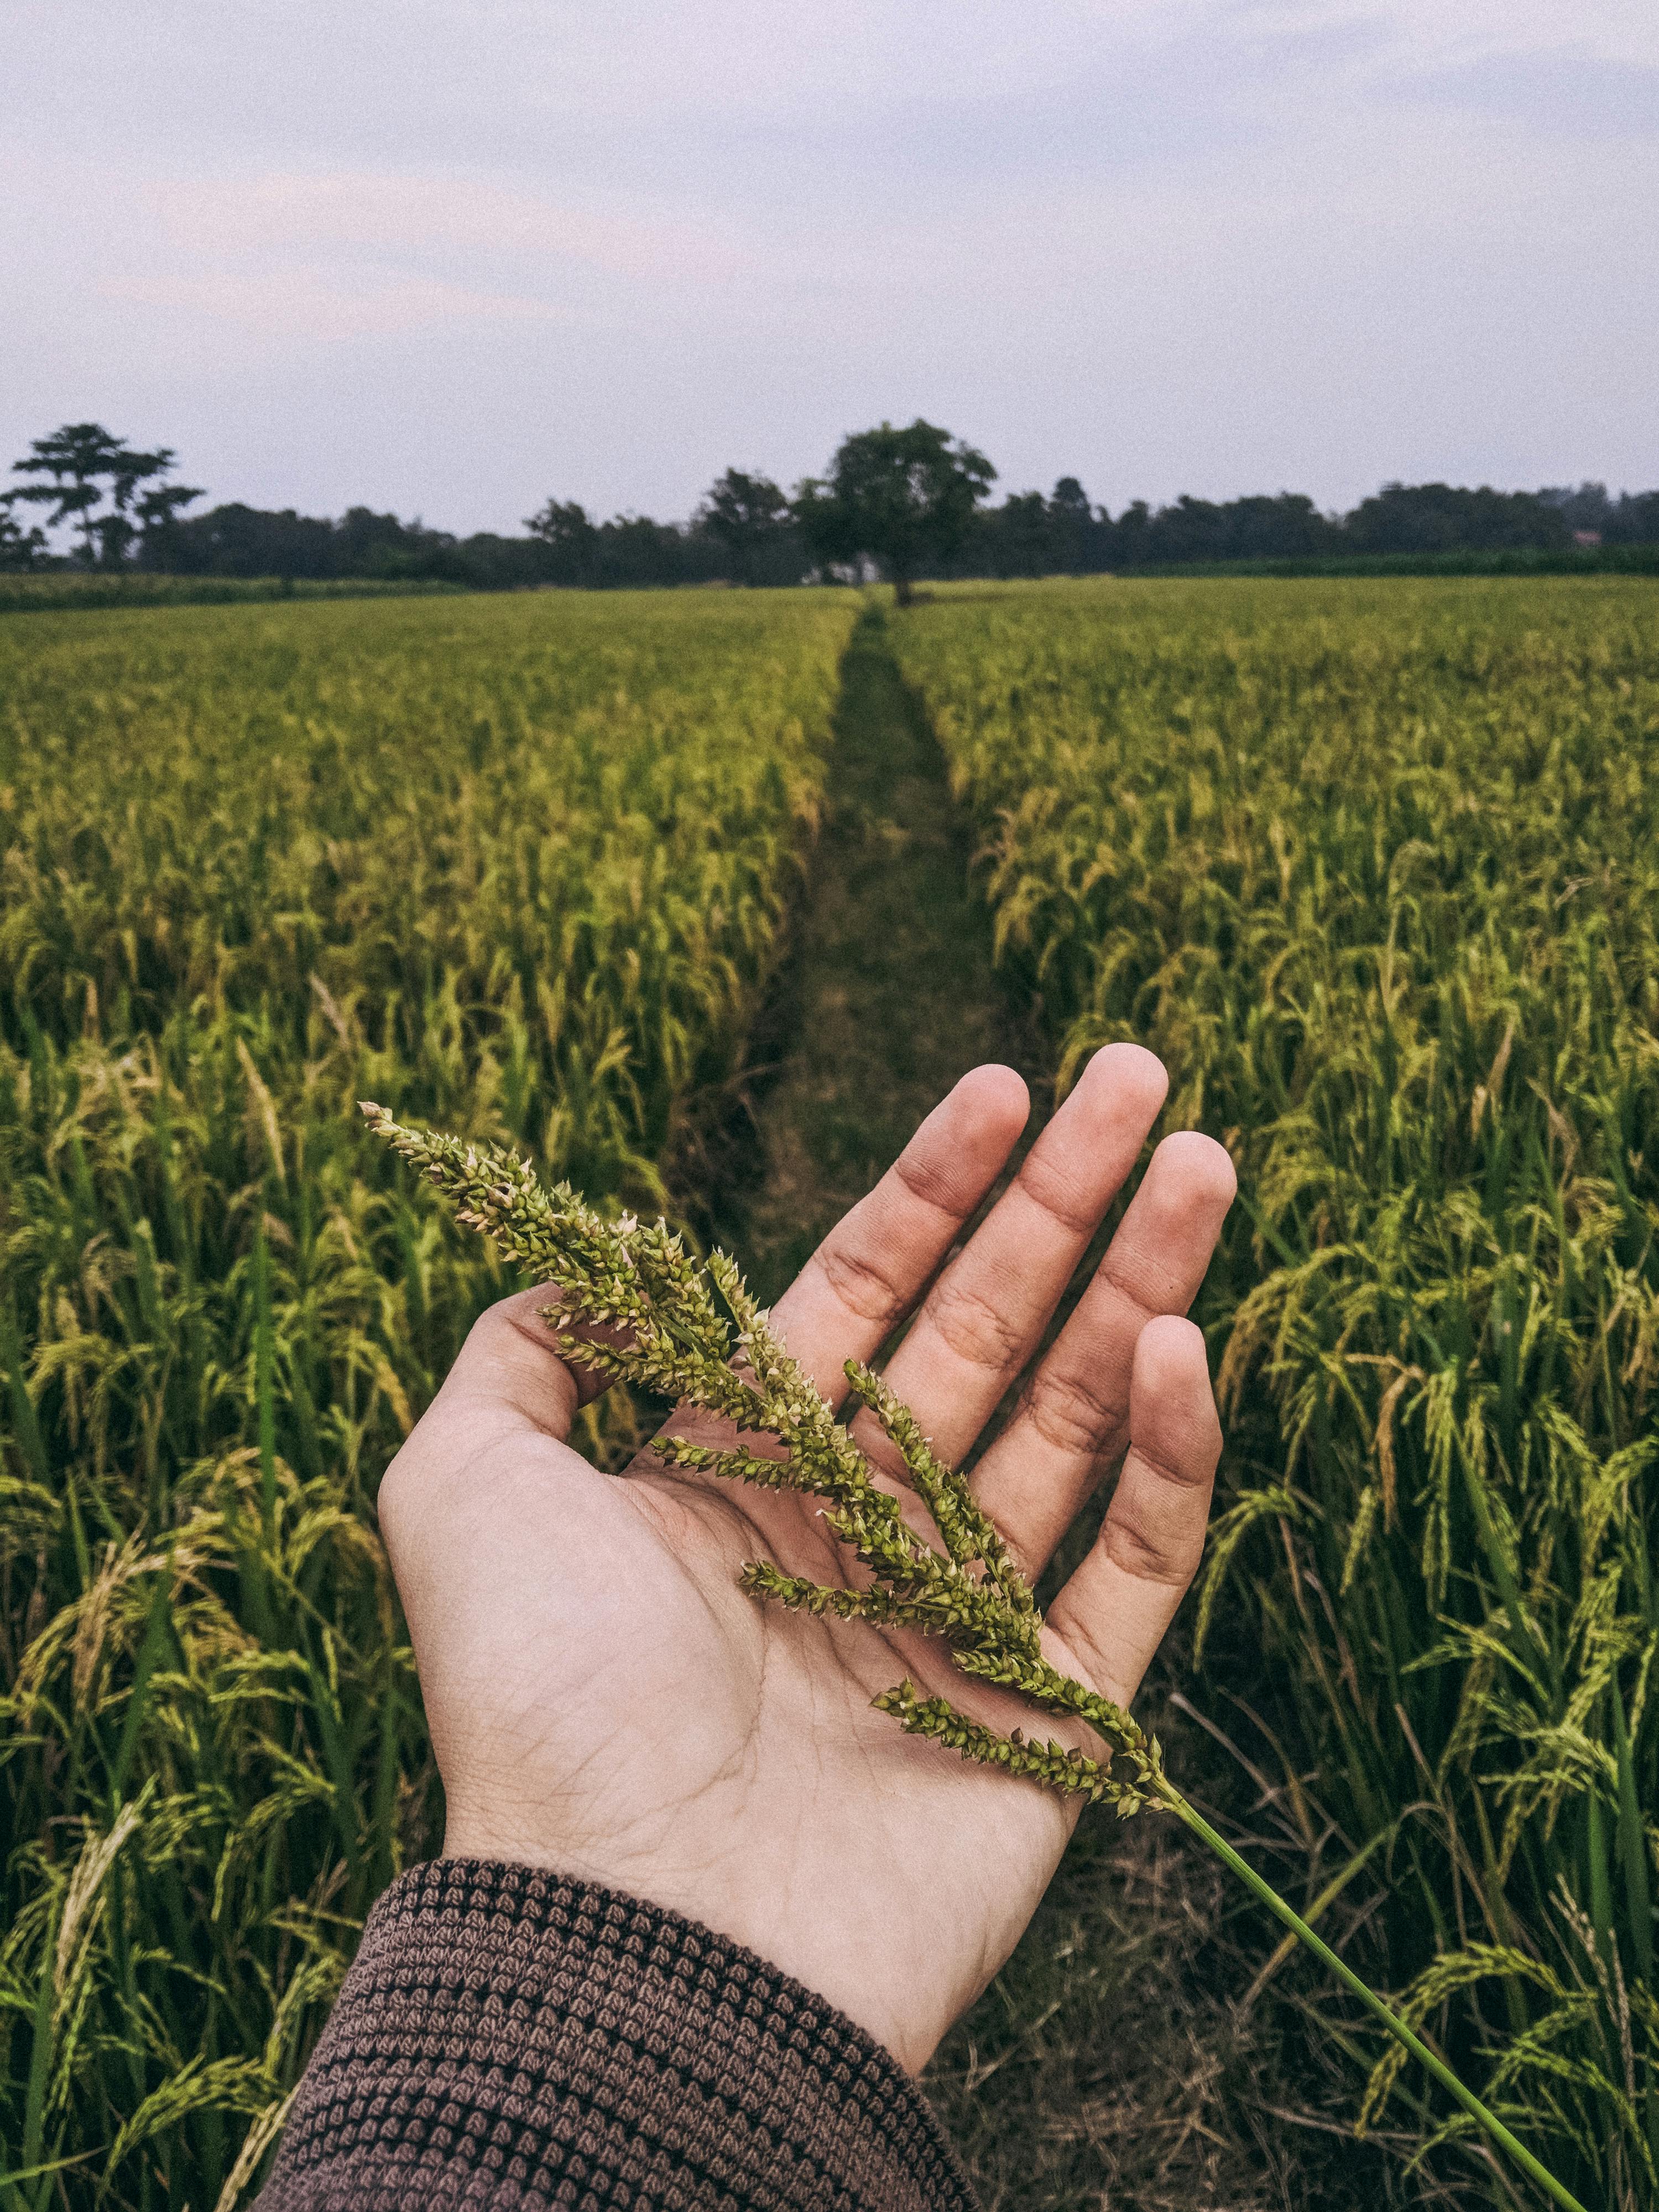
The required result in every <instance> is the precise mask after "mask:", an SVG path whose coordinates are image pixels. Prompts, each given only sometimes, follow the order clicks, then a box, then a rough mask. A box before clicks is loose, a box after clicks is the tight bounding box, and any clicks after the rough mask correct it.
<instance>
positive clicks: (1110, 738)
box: [895, 581, 1659, 2212]
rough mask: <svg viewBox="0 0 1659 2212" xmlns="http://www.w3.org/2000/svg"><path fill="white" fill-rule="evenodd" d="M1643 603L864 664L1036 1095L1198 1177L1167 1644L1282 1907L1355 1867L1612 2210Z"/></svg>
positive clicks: (1650, 1174)
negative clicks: (1284, 1851)
mask: <svg viewBox="0 0 1659 2212" xmlns="http://www.w3.org/2000/svg"><path fill="white" fill-rule="evenodd" d="M1655 613H1656V600H1655V597H1654V589H1653V587H1652V586H1650V585H1647V584H1644V583H1638V582H1631V583H1620V582H1611V581H1608V582H1593V581H1592V582H1578V583H1569V584H1555V585H1550V584H1496V585H1480V584H1441V585H1428V586H1425V585H1413V584H1408V583H1395V584H1386V585H1373V586H1360V585H1352V584H1340V583H1338V584H1325V585H1304V586H1295V587H1291V586H1249V585H1244V584H1227V583H1212V584H1206V585H1203V586H1181V585H1176V584H1157V583H1148V584H1129V583H1122V584H1115V585H1109V586H1088V585H1080V586H1064V585H1060V586H1042V587H1024V588H1019V587H1016V588H1014V589H1012V590H1011V591H1010V592H1008V593H1007V594H1006V596H1005V597H1004V598H1002V599H1000V600H987V599H986V598H985V596H984V595H983V593H979V594H976V595H970V594H969V593H967V592H964V593H963V594H962V595H961V596H959V597H957V596H954V595H951V594H942V595H941V596H940V597H939V599H938V601H937V602H936V603H935V604H934V605H930V606H927V607H923V608H919V609H918V610H917V611H915V613H914V614H913V615H910V616H908V617H903V618H902V619H901V620H900V621H899V622H898V623H896V626H895V641H896V648H897V650H898V653H899V655H900V659H901V662H902V666H903V667H904V669H905V671H906V672H907V674H908V678H909V680H910V681H911V682H912V683H913V684H915V686H916V687H917V689H918V690H919V691H920V693H921V696H922V697H923V699H924V700H925V702H926V703H927V708H928V710H929V712H930V714H932V716H933V720H934V723H935V726H936V727H937V729H938V731H939V735H940V738H941V740H942V742H943V744H944V746H945V752H946V755H947V757H948V759H949V762H950V764H951V775H952V777H953V780H954V782H955V784H956V787H957V789H958V790H959V792H960V793H962V794H963V797H964V799H966V800H967V802H968V803H969V805H970V806H971V807H972V808H973V810H974V811H975V814H976V815H977V817H978V818H979V820H980V822H981V825H982V829H983V834H984V838H985V866H986V870H987V874H986V882H987V889H988V891H989V894H990V896H991V898H992V901H993V902H994V908H995V912H996V926H997V933H998V941H999V945H1000V953H1001V957H1002V958H1003V960H1004V961H1005V962H1006V963H1007V964H1008V965H1009V967H1010V968H1011V969H1012V971H1013V972H1014V973H1015V974H1016V975H1018V977H1019V978H1021V979H1022V980H1023V981H1024V984H1025V985H1026V986H1027V987H1029V988H1030V991H1032V992H1033V993H1034V994H1036V995H1037V996H1038V998H1039V999H1040V1000H1041V1003H1042V1007H1043V1009H1044V1011H1045V1012H1046V1015H1047V1017H1048V1021H1049V1022H1050V1024H1051V1025H1052V1027H1053V1030H1054V1034H1055V1036H1056V1037H1057V1039H1058V1040H1059V1041H1060V1046H1061V1048H1062V1050H1063V1054H1064V1057H1065V1061H1066V1066H1068V1067H1071V1068H1073V1069H1074V1068H1075V1067H1076V1066H1078V1065H1079V1062H1080V1061H1081V1060H1082V1058H1083V1056H1084V1055H1085V1054H1086V1053H1087V1052H1089V1051H1090V1050H1091V1049H1092V1048H1094V1047H1095V1046H1096V1045H1098V1044H1100V1043H1103V1042H1106V1041H1107V1040H1109V1039H1111V1038H1115V1037H1123V1036H1133V1037H1136V1038H1139V1039H1140V1040H1141V1041H1143V1042H1146V1043H1148V1044H1151V1045H1152V1046H1154V1047H1155V1048H1157V1049H1158V1051H1159V1052H1161V1053H1162V1054H1164V1057H1165V1059H1166V1060H1168V1062H1169V1064H1170V1070H1171V1073H1172V1076H1173V1091H1172V1096H1171V1102H1170V1111H1171V1117H1172V1119H1173V1120H1174V1121H1176V1123H1177V1124H1179V1123H1180V1122H1182V1121H1188V1120H1190V1121H1194V1122H1196V1123H1198V1124H1199V1125H1200V1126H1201V1127H1205V1128H1206V1129H1208V1130H1211V1131H1212V1132H1213V1133H1215V1134H1217V1135H1218V1136H1219V1137H1222V1138H1223V1139H1225V1141H1226V1142H1227V1143H1228V1145H1229V1146H1230V1147H1231V1150H1232V1152H1233V1153H1234V1156H1235V1158H1236V1159H1237V1164H1238V1166H1239V1170H1240V1182H1241V1202H1240V1205H1239V1207H1238V1208H1237V1212H1236V1214H1235V1217H1234V1220H1233V1224H1232V1226H1231V1231H1230V1234H1229V1239H1228V1242H1227V1244H1226V1246H1225V1249H1224V1253H1223V1255H1222V1258H1221V1260H1220V1261H1219V1263H1218V1267H1217V1270H1216V1271H1215V1273H1213V1274H1212V1279H1211V1283H1210V1285H1209V1287H1208V1291H1207V1293H1206V1306H1205V1309H1204V1312H1203V1316H1202V1317H1203V1318H1204V1319H1205V1321H1206V1323H1207V1325H1208V1327H1209V1329H1210V1331H1211V1333H1212V1338H1213V1340H1214V1342H1215V1344H1216V1346H1217V1349H1218V1353H1219V1355H1220V1380H1221V1389H1222V1393H1223V1396H1224V1399H1225V1407H1226V1411H1227V1413H1228V1417H1229V1421H1230V1424H1231V1447H1230V1465H1231V1486H1230V1487H1228V1486H1226V1485H1225V1484H1224V1494H1223V1505H1222V1511H1221V1514H1220V1517H1219V1520H1218V1524H1217V1527H1216V1529H1215V1532H1214V1534H1213V1537H1212V1551H1211V1559H1210V1566H1209V1570H1208V1580H1207V1583H1206V1588H1205V1591H1204V1595H1203V1601H1202V1620H1203V1621H1204V1622H1205V1623H1206V1624H1207V1625H1208V1626H1209V1628H1210V1632H1211V1633H1212V1635H1221V1636H1223V1637H1225V1639H1226V1643H1227V1648H1228V1649H1229V1650H1230V1651H1232V1652H1235V1653H1237V1652H1239V1651H1243V1652H1248V1653H1249V1654H1250V1655H1252V1657H1253V1658H1254V1657H1255V1655H1263V1656H1265V1662H1266V1663H1265V1667H1263V1666H1261V1665H1260V1664H1259V1662H1258V1663H1257V1664H1256V1665H1254V1666H1250V1667H1249V1668H1247V1669H1243V1670H1241V1668H1239V1667H1238V1666H1237V1664H1234V1665H1231V1666H1230V1667H1229V1668H1228V1670H1227V1680H1229V1681H1231V1684H1232V1686H1234V1688H1235V1689H1237V1690H1240V1691H1242V1692H1243V1695H1244V1696H1245V1697H1246V1698H1247V1699H1249V1700H1251V1701H1252V1702H1254V1703H1255V1704H1256V1705H1258V1707H1259V1710H1260V1711H1261V1717H1262V1718H1263V1719H1264V1720H1265V1721H1266V1722H1267V1723H1268V1724H1269V1725H1270V1726H1271V1728H1272V1729H1273V1732H1274V1735H1275V1736H1276V1739H1277V1741H1278V1744H1279V1748H1280V1751H1281V1752H1282V1755H1283V1759H1284V1762H1285V1772H1286V1774H1287V1775H1288V1776H1290V1777H1291V1778H1292V1779H1291V1782H1290V1784H1288V1785H1287V1786H1288V1788H1289V1791H1290V1798H1291V1802H1294V1803H1296V1804H1297V1805H1299V1806H1301V1807H1302V1808H1304V1821H1305V1842H1306V1846H1307V1850H1308V1853H1309V1858H1310V1868H1311V1869H1313V1871H1312V1873H1311V1875H1310V1891H1311V1890H1312V1889H1316V1888H1317V1887H1320V1886H1321V1885H1322V1882H1323V1881H1324V1880H1325V1879H1326V1878H1327V1877H1328V1876H1330V1875H1332V1874H1333V1873H1334V1872H1338V1871H1340V1870H1341V1869H1342V1868H1343V1867H1344V1866H1345V1865H1346V1864H1350V1863H1352V1862H1353V1861H1355V1860H1356V1859H1357V1858H1358V1856H1359V1855H1360V1854H1362V1853H1364V1852H1365V1851H1366V1850H1370V1851H1371V1853H1372V1857H1371V1858H1370V1861H1369V1862H1368V1863H1366V1864H1364V1865H1362V1866H1361V1867H1360V1869H1359V1870H1358V1872H1357V1873H1356V1875H1355V1879H1354V1881H1353V1883H1352V1887H1351V1888H1350V1890H1349V1892H1348V1896H1349V1898H1350V1899H1372V1900H1373V1902H1374V1917H1372V1919H1371V1920H1370V1923H1369V1925H1370V1930H1371V1938H1368V1937H1367V1936H1365V1935H1364V1934H1361V1935H1359V1936H1357V1937H1356V1939H1355V1945H1354V1947H1353V1948H1352V1950H1351V1955H1352V1957H1354V1958H1355V1960H1358V1959H1359V1958H1361V1957H1363V1956H1364V1953H1365V1948H1366V1944H1367V1942H1368V1940H1372V1939H1374V1940H1375V1941H1376V1943H1377V1944H1378V1946H1379V1947H1380V1948H1379V1950H1378V1951H1377V1952H1376V1953H1374V1954H1373V1956H1374V1957H1376V1959H1377V1961H1378V1966H1379V1970H1380V1971H1381V1972H1384V1973H1386V1974H1387V1975H1388V1977H1389V1979H1390V1980H1391V1982H1392V1983H1393V1984H1394V1986H1395V1987H1396V1988H1397V1989H1399V1990H1401V1991H1402V1992H1403V1993H1404V1999H1405V2005H1406V2009H1407V2012H1408V2015H1410V2016H1411V2017H1412V2018H1413V2019H1416V2020H1425V2021H1428V2023H1429V2024H1430V2028H1431V2033H1433V2034H1434V2035H1435V2036H1436V2037H1437V2038H1438V2039H1441V2040H1442V2041H1443V2045H1445V2047H1446V2048H1447V2049H1448V2050H1449V2052H1451V2053H1452V2054H1454V2055H1455V2057H1456V2058H1457V2059H1458V2061H1459V2063H1460V2064H1461V2065H1462V2069H1463V2070H1464V2071H1465V2073H1466V2074H1470V2075H1473V2076H1474V2078H1475V2079H1476V2080H1479V2079H1480V2078H1481V2077H1482V2073H1483V2069H1485V2078H1486V2081H1487V2083H1488V2088H1487V2094H1488V2095H1489V2097H1490V2099H1491V2100H1492V2102H1494V2103H1495V2104H1496V2105H1498V2107H1499V2108H1500V2110H1502V2112H1504V2117H1505V2118H1508V2119H1509V2121H1510V2124H1511V2125H1512V2126H1514V2127H1515V2128H1516V2129H1517V2130H1519V2132H1520V2133H1521V2134H1522V2135H1523V2136H1525V2137H1526V2138H1527V2139H1528V2141H1529V2142H1531V2143H1532V2144H1533V2146H1534V2148H1536V2149H1537V2150H1538V2151H1539V2152H1540V2153H1541V2154H1542V2155H1545V2156H1546V2157H1547V2159H1548V2160H1550V2161H1551V2162H1553V2164H1554V2165H1555V2166H1557V2168H1558V2170H1561V2171H1564V2178H1565V2179H1570V2180H1571V2181H1572V2183H1573V2185H1575V2186H1576V2187H1577V2190H1578V2191H1579V2193H1580V2194H1581V2195H1582V2196H1583V2197H1584V2199H1585V2200H1586V2201H1587V2202H1591V2203H1601V2204H1606V2205H1608V2206H1613V2207H1618V2208H1621V2212H1636V2208H1637V2207H1638V2206H1644V2205H1647V2204H1650V2203H1652V2202H1653V2201H1654V2198H1655V2193H1656V2185H1659V1979H1656V1974H1655V1962H1654V1936H1655V1918H1654V1900H1655V1895H1656V1889H1655V1882H1656V1875H1659V1857H1656V1855H1659V1827H1656V1807H1659V1696H1656V1683H1655V1667H1656V1659H1659V627H1656V622H1655ZM1224 1686H1225V1685H1224V1684H1223V1683H1222V1682H1221V1681H1219V1680H1218V1681H1217V1683H1216V1689H1217V1691H1218V1692H1220V1691H1221V1689H1222V1688H1223V1687H1224ZM1248 1724H1249V1723H1248V1721H1247V1720H1246V1719H1244V1718H1243V1717H1240V1718H1239V1719H1238V1720H1237V1722H1235V1720H1234V1719H1233V1718H1231V1717H1228V1718H1227V1719H1226V1725H1227V1726H1228V1727H1229V1728H1230V1729H1231V1728H1233V1727H1235V1726H1237V1727H1238V1728H1241V1729H1243V1728H1245V1727H1247V1726H1248ZM1261 1741H1262V1743H1263V1745H1264V1748H1263V1749H1262V1751H1261V1756H1262V1757H1263V1758H1264V1759H1267V1760H1268V1761H1269V1762H1270V1763H1273V1764H1275V1765H1276V1764H1277V1761H1276V1759H1275V1754H1274V1753H1273V1750H1272V1749H1271V1747H1270V1744H1271V1739H1266V1738H1264V1739H1261ZM1327 1822H1329V1823H1330V1824H1331V1825H1330V1826H1329V1829H1327V1828H1326V1826H1325V1824H1326V1823H1327ZM1370 1869H1378V1870H1380V1872H1381V1878H1380V1879H1379V1878H1378V1875H1376V1874H1374V1873H1373V1872H1371V1871H1370ZM1498 2054H1501V2056H1498ZM1391 2079H1392V2069H1391V2067H1387V2066H1385V2067H1384V2068H1383V2069H1379V2072H1378V2075H1377V2077H1376V2081H1375V2082H1374V2084H1373V2092H1372V2096H1371V2099H1370V2102H1369V2104H1368V2107H1367V2111H1368V2114H1370V2115H1372V2116H1375V2115H1376V2113H1377V2112H1380V2111H1381V2109H1382V2106H1383V2102H1384V2100H1386V2099H1387V2097H1388V2094H1389V2083H1390V2081H1391Z"/></svg>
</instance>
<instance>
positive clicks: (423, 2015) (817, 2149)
mask: <svg viewBox="0 0 1659 2212" xmlns="http://www.w3.org/2000/svg"><path fill="white" fill-rule="evenodd" d="M543 2205H558V2206H561V2207H564V2206H569V2207H572V2208H574V2212H609V2208H611V2207H612V2206H626V2207H629V2208H630V2212H656V2209H657V2208H659V2207H660V2208H662V2212H702V2208H704V2207H708V2208H714V2207H720V2208H721V2212H749V2208H751V2207H752V2208H755V2212H762V2208H765V2212H786V2208H787V2212H973V2206H974V2199H973V2197H972V2193H971V2191H969V2187H968V2185H967V2183H966V2181H965V2180H964V2179H963V2175H962V2172H961V2169H960V2168H959V2167H958V2166H957V2162H956V2160H955V2158H954V2156H953V2155H952V2154H951V2149H950V2148H949V2146H948V2145H947V2144H946V2142H945V2138H944V2136H943V2135H942V2134H941V2132H940V2130H939V2124H938V2122H937V2121H936V2120H935V2119H934V2118H933V2114H932V2112H930V2111H929V2110H928V2108H927V2105H926V2104H925V2103H924V2102H923V2100H922V2098H921V2094H920V2093H919V2092H918V2090H917V2089H916V2087H915V2084H914V2082H913V2081H911V2080H910V2078H909V2076H908V2075H907V2074H906V2073H905V2072H904V2071H903V2069H902V2068H901V2067H900V2066H899V2064H898V2063H897V2062H896V2060H895V2059H894V2058H893V2057H890V2055H889V2053H888V2052H886V2051H884V2050H883V2049H882V2048H881V2046H880V2045H878V2044H877V2043H876V2042H875V2041H874V2040H873V2039H872V2038H871V2037H870V2036H868V2035H866V2033H865V2032H864V2030H863V2029H862V2028H860V2027H855V2026H854V2023H853V2022H852V2021H850V2020H848V2019H846V2018H845V2017H844V2016H843V2015H842V2014H840V2013H838V2012H836V2010H835V2009H834V2008H832V2007H831V2006H830V2005H829V2004H828V2003H827V2002H825V2001H824V2000H823V1998H822V1997H817V1996H813V1994H812V1993H811V1990H807V1989H804V1988H803V1987H802V1986H801V1984H799V1983H798V1982H794V1981H792V1980H791V1979H790V1978H789V1977H788V1976H787V1974H784V1973H781V1972H779V1970H778V1969H777V1968H776V1967H775V1966H769V1965H767V1963H766V1962H765V1961H764V1960H762V1959H759V1958H757V1957H756V1956H755V1954H753V1953H752V1952H750V1951H745V1950H744V1948H742V1946H741V1945H740V1944H738V1943H734V1942H731V1941H730V1940H729V1939H728V1938H726V1936H716V1935H714V1934H711V1933H710V1931H709V1930H708V1929H706V1928H700V1927H698V1926H696V1925H695V1924H694V1923H692V1922H690V1921H689V1920H683V1919H681V1918H680V1917H679V1916H678V1914H677V1913H673V1912H669V1911H665V1910H664V1909H663V1908H662V1907H661V1906H659V1905H647V1904H643V1903H641V1900H640V1899H637V1898H632V1897H624V1896H621V1895H618V1894H617V1893H616V1892H615V1891H612V1890H608V1889H602V1888H599V1887H596V1886H594V1885H592V1884H591V1883H586V1882H580V1881H569V1880H567V1879H564V1878H562V1877H561V1876H559V1875H551V1874H546V1873H541V1872H538V1871H537V1870H536V1869H532V1868H529V1867H521V1866H508V1865H504V1864H499V1863H495V1862H493V1861H488V1860H479V1859H438V1860H435V1861H434V1862H433V1863H431V1864H429V1865H427V1866H419V1867H414V1868H412V1869H410V1871H409V1872H408V1873H407V1874H405V1875H402V1876H401V1877H400V1878H399V1879H398V1881H396V1882H394V1883H393V1884H392V1887H391V1888H390V1889H389V1890H388V1891H387V1892H386V1895H385V1896H384V1897H383V1898H382V1899H380V1903H379V1904H378V1905H376V1906H375V1907H374V1911H373V1912H372V1913H371V1914H370V1915H369V1918H368V1925H367V1927H366V1928H365V1929H364V1930H363V1940H362V1948H361V1949H360V1950H359V1952H358V1954H357V1959H356V1964H355V1965H354V1966H353V1967H352V1969H351V1972H350V1973H349V1975H348V1977H347V1978H346V1982H345V1986H344V1988H343V1990H342V1991H341V1993H340V1997H339V2002H337V2005H336V2007H335V2009H334V2013H333V2016H332V2017H331V2020H330V2021H329V2023H328V2026H327V2027H326V2029H325V2032H324V2033H323V2037H322V2039H321V2041H320V2042H319V2044H318V2046H317V2049H316V2051H315V2053H314V2054H313V2057H312V2061H311V2064H310V2066H309V2067H308V2068H307V2071H306V2075H305V2077H304V2079H303V2080H302V2081H301V2084H300V2087H299V2090H298V2092H297V2093H296V2095H295V2100H294V2106H293V2109H292V2111H291V2112H290V2115H289V2122H288V2127H287V2130H286V2132H285V2134H284V2136H283V2142H282V2148H281V2149H280V2152H279V2154H278V2156H277V2160H276V2166H275V2169H274V2171H273V2172H272V2174H271V2178H270V2182H269V2183H268V2185H266V2187H265V2189H264V2191H263V2192H262V2193H261V2195H260V2196H259V2197H258V2203H257V2207H256V2212H394V2208H397V2212H424V2208H427V2207H438V2206H443V2207H446V2208H447V2207H451V2206H453V2207H456V2208H460V2207H467V2208H477V2212H486V2209H487V2212H507V2208H508V2207H513V2208H523V2212H535V2209H536V2208H538V2207H540V2206H543Z"/></svg>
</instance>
